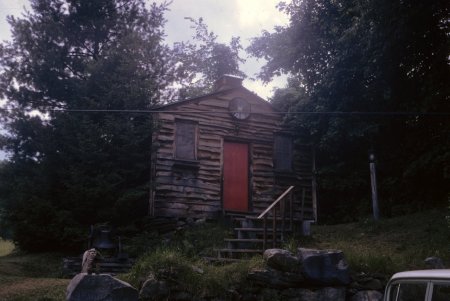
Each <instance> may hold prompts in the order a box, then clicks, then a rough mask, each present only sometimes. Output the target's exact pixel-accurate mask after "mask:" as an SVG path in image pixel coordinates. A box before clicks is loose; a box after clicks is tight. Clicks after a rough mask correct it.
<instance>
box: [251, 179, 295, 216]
mask: <svg viewBox="0 0 450 301" xmlns="http://www.w3.org/2000/svg"><path fill="white" fill-rule="evenodd" d="M292 189H294V186H290V187H289V188H288V189H286V191H285V192H283V194H281V195H280V196H279V197H278V198H277V199H276V200H275V201H274V202H273V203H272V204H270V206H269V207H267V209H266V210H264V212H263V213H261V214H260V215H259V216H258V219H262V218H263V217H264V216H265V215H266V214H267V213H268V212H269V211H270V210H272V208H273V207H275V206H276V205H277V204H278V203H279V202H280V201H281V200H282V199H283V198H284V197H285V196H286V195H287V194H288V193H289V192H291V190H292Z"/></svg>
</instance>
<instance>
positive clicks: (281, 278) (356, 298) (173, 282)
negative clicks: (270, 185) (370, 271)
mask: <svg viewBox="0 0 450 301" xmlns="http://www.w3.org/2000/svg"><path fill="white" fill-rule="evenodd" d="M264 260H265V261H266V266H267V267H266V268H264V269H253V270H252V271H250V272H249V274H248V275H247V281H246V282H245V283H240V284H238V285H236V287H230V288H228V290H227V292H226V296H223V295H221V292H217V293H216V294H214V293H213V295H211V296H202V297H198V296H193V295H192V294H191V293H190V292H189V291H188V290H187V289H186V287H185V285H184V284H183V283H182V281H180V279H181V278H180V277H179V276H180V275H182V273H183V271H182V270H178V271H177V270H176V269H172V268H170V269H169V268H168V269H167V270H164V272H162V271H158V275H159V278H158V277H156V276H155V274H150V275H148V276H147V279H146V280H145V281H143V282H142V285H141V287H140V291H139V294H138V291H137V290H136V289H134V288H133V287H131V286H130V285H129V284H128V283H125V282H123V281H120V280H118V279H115V278H113V277H111V276H109V275H102V274H100V275H88V274H85V273H84V274H83V273H82V274H78V275H77V276H75V277H74V278H73V279H72V281H71V283H70V284H69V287H68V290H67V300H69V301H115V300H121V301H137V300H140V301H163V300H177V301H182V300H183V301H194V300H195V301H225V300H236V301H259V300H286V301H346V300H351V301H381V300H382V299H383V294H382V292H383V288H384V283H385V279H384V277H383V276H382V275H379V276H377V275H372V276H369V275H366V274H354V275H351V274H350V271H349V268H348V264H347V262H346V260H345V258H344V254H343V253H342V252H341V251H338V250H314V249H304V248H300V249H298V251H297V252H296V254H293V253H291V252H289V251H286V250H282V249H269V250H266V251H265V252H264ZM194 268H195V267H193V269H194ZM195 269H197V270H195ZM195 269H194V271H195V272H196V273H200V274H202V273H203V271H202V270H201V269H199V268H195ZM222 293H223V292H222Z"/></svg>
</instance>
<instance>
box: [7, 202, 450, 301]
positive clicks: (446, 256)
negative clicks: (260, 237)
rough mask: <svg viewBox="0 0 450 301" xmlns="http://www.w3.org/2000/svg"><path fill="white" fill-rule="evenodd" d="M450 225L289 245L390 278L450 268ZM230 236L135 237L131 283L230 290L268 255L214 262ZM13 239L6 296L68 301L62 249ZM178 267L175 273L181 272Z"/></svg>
mask: <svg viewBox="0 0 450 301" xmlns="http://www.w3.org/2000/svg"><path fill="white" fill-rule="evenodd" d="M449 232H450V230H449V225H448V224H447V222H446V218H445V210H443V211H438V210H436V211H429V212H421V213H417V214H414V215H410V216H402V217H396V218H392V219H382V220H380V221H378V222H375V221H372V220H371V219H366V220H362V221H360V222H358V223H352V224H342V225H333V226H313V227H312V234H313V236H312V237H306V238H305V237H293V238H291V239H290V240H289V241H288V242H287V243H286V244H285V248H288V249H290V250H291V251H294V252H295V250H296V249H297V247H299V246H301V247H310V248H320V249H339V250H342V251H343V252H344V254H345V256H346V258H347V261H348V262H349V265H350V268H351V269H352V270H353V271H355V272H364V273H381V274H384V275H386V277H389V276H390V275H392V274H393V273H395V272H397V271H401V270H409V269H419V268H425V265H424V262H423V260H424V259H425V258H426V257H429V256H438V257H441V258H442V259H443V260H444V263H446V264H447V266H448V265H450V252H449V247H450V246H449V243H448V242H449V241H450V240H449V238H450V235H449ZM228 234H229V230H228V228H227V227H226V226H225V225H223V224H222V223H208V224H205V225H199V226H196V227H195V228H193V229H190V230H185V231H181V232H178V233H177V234H176V235H174V236H173V237H172V238H171V239H168V238H162V237H158V236H155V235H151V234H149V233H143V234H142V235H140V236H138V237H135V238H134V239H132V240H129V241H128V242H127V243H128V244H129V245H128V248H129V250H130V251H132V252H133V253H134V254H136V255H139V254H140V256H139V260H138V263H137V264H136V265H135V267H134V268H133V270H132V271H131V272H130V273H129V274H126V275H119V277H120V278H121V279H123V280H125V281H128V282H130V283H132V284H133V285H134V286H138V285H139V283H140V282H141V281H142V280H144V279H145V278H146V277H147V276H148V275H149V274H151V273H152V274H154V275H155V276H157V277H162V278H164V277H166V278H167V277H175V275H176V277H178V278H177V279H175V280H176V281H179V283H183V284H184V288H185V289H186V291H188V292H190V293H191V294H192V295H194V296H199V297H200V296H208V295H210V294H212V293H213V292H214V293H216V292H223V293H224V296H225V295H226V294H227V293H229V292H230V291H232V289H233V287H234V286H235V285H237V284H238V283H241V282H242V281H244V280H245V277H246V275H247V272H248V271H249V269H251V268H253V267H261V266H262V265H263V262H262V260H261V257H255V258H253V259H252V260H250V261H245V262H243V263H236V264H230V265H225V266H214V265H210V264H208V263H207V262H205V261H203V260H202V256H210V255H212V254H213V253H212V252H213V249H214V248H220V247H222V246H223V238H224V237H225V236H227V235H228ZM12 248H13V245H12V244H11V243H10V242H6V241H1V240H0V254H2V255H3V256H0V300H1V301H31V300H33V301H36V300H37V301H63V300H65V290H66V287H67V285H68V283H69V280H68V279H61V278H60V276H61V272H60V269H61V261H62V257H63V255H61V254H25V253H21V252H13V251H12ZM174 272H175V273H174Z"/></svg>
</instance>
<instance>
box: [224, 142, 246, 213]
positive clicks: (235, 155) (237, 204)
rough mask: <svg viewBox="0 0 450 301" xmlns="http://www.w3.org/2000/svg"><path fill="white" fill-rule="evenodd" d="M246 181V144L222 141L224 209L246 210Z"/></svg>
mask: <svg viewBox="0 0 450 301" xmlns="http://www.w3.org/2000/svg"><path fill="white" fill-rule="evenodd" d="M248 182H249V181H248V144H243V143H234V142H224V146H223V209H224V210H231V211H243V212H247V211H248Z"/></svg>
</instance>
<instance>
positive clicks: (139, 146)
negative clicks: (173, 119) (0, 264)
mask: <svg viewBox="0 0 450 301" xmlns="http://www.w3.org/2000/svg"><path fill="white" fill-rule="evenodd" d="M165 10H166V5H165V4H162V5H155V4H153V5H152V6H151V7H149V8H147V7H146V6H145V2H144V1H141V0H134V1H128V0H116V1H112V0H101V1H81V0H80V1H78V0H74V1H72V0H71V1H65V0H34V1H31V10H30V11H29V12H26V13H25V14H24V16H23V17H21V18H15V17H9V19H8V21H9V23H10V25H11V28H12V33H13V39H12V41H10V42H6V43H4V44H2V45H1V52H0V56H1V61H2V63H1V67H0V68H1V69H0V70H1V73H0V88H1V90H0V91H1V95H2V96H4V97H6V98H7V100H8V103H7V105H8V108H9V109H10V110H9V111H8V112H9V114H8V115H7V116H4V118H6V119H7V120H8V124H7V126H8V134H7V135H6V137H4V139H3V148H4V149H6V150H8V151H9V152H10V153H11V155H12V157H11V158H10V160H9V162H8V163H6V164H5V165H4V166H3V168H2V171H1V172H2V179H7V180H2V181H1V184H0V189H1V195H2V197H3V198H4V200H3V202H4V203H5V206H6V210H5V212H6V214H5V216H4V222H7V223H8V224H9V225H10V228H12V230H13V233H14V239H15V240H16V241H17V242H18V243H19V245H20V246H21V247H22V248H24V249H38V248H44V249H49V248H61V247H64V246H65V247H68V248H69V247H72V245H71V244H72V243H77V242H78V240H82V239H83V238H84V237H85V234H86V232H87V229H88V228H87V227H88V225H90V224H94V223H101V222H113V223H116V224H121V223H127V222H132V221H133V220H134V219H136V218H139V217H141V216H142V215H145V214H146V212H147V210H146V208H147V201H148V181H149V174H150V166H149V162H150V151H151V131H152V126H153V125H152V119H151V116H149V115H148V114H134V115H130V114H125V113H111V112H110V113H105V112H89V110H105V109H114V110H142V109H149V108H151V107H152V106H154V105H156V104H158V103H160V102H161V95H163V93H165V91H167V87H168V85H169V84H170V83H172V82H173V81H174V78H175V71H176V66H175V62H174V61H173V60H172V59H171V57H170V51H169V48H168V47H167V46H166V45H164V43H163V37H164V31H163V26H164V22H165V20H164V11H165ZM61 109H64V110H65V111H60V110H61ZM70 110H84V111H82V112H76V111H70ZM39 112H40V113H39Z"/></svg>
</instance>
